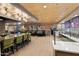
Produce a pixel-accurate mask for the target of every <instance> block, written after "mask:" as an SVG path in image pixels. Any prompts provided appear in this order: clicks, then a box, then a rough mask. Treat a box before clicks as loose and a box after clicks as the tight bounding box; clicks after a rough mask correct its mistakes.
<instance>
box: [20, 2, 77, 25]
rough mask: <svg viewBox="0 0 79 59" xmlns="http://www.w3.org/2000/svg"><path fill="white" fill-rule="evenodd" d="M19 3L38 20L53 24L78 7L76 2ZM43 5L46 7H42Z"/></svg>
mask: <svg viewBox="0 0 79 59" xmlns="http://www.w3.org/2000/svg"><path fill="white" fill-rule="evenodd" d="M20 5H21V6H23V7H24V8H25V9H27V10H28V11H29V12H31V13H32V14H33V15H34V16H36V17H37V18H38V19H39V20H38V22H40V23H47V24H49V23H50V24H55V23H57V22H59V21H60V20H61V19H62V18H64V17H65V16H67V15H68V14H69V13H71V12H72V11H73V10H74V9H75V8H77V7H78V4H71V3H70V4H68V3H65V4H61V3H59V4H56V3H47V4H46V3H22V4H20ZM44 5H46V6H47V7H46V8H44V7H43V6H44Z"/></svg>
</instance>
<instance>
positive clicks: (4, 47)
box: [1, 38, 14, 55]
mask: <svg viewBox="0 0 79 59" xmlns="http://www.w3.org/2000/svg"><path fill="white" fill-rule="evenodd" d="M10 53H14V38H8V39H5V40H2V41H1V55H9V54H10Z"/></svg>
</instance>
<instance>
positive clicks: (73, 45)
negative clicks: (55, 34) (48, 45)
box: [52, 41, 79, 54]
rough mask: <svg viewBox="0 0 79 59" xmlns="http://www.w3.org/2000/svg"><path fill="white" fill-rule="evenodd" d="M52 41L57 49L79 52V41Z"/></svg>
mask: <svg viewBox="0 0 79 59" xmlns="http://www.w3.org/2000/svg"><path fill="white" fill-rule="evenodd" d="M52 42H53V46H54V49H55V50H58V51H64V52H69V53H76V54H79V42H64V41H56V44H54V41H52Z"/></svg>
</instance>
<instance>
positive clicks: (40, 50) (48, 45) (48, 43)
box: [12, 36, 54, 56]
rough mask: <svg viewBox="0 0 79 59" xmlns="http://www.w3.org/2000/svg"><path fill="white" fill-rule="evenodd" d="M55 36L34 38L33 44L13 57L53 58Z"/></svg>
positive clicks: (32, 38) (32, 39)
mask: <svg viewBox="0 0 79 59" xmlns="http://www.w3.org/2000/svg"><path fill="white" fill-rule="evenodd" d="M52 40H53V36H43V37H38V36H32V37H31V42H30V43H29V44H28V45H26V46H25V47H23V48H22V49H20V50H19V51H17V52H15V54H13V55H12V56H53V55H54V49H53V45H52Z"/></svg>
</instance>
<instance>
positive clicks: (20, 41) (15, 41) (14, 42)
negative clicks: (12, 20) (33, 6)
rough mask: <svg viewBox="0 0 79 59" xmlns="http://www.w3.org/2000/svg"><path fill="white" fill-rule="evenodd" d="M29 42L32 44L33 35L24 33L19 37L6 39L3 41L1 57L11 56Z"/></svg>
mask: <svg viewBox="0 0 79 59" xmlns="http://www.w3.org/2000/svg"><path fill="white" fill-rule="evenodd" d="M6 37H7V36H6ZM29 42H31V34H30V33H28V32H27V33H22V34H20V35H18V36H16V35H15V36H14V37H11V38H9V37H8V38H4V39H3V40H2V41H1V55H2V56H6V55H7V56H8V55H10V54H13V53H14V52H15V51H18V50H19V49H20V48H22V47H24V46H25V45H26V44H27V43H29Z"/></svg>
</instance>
